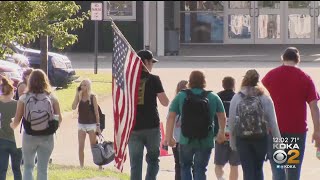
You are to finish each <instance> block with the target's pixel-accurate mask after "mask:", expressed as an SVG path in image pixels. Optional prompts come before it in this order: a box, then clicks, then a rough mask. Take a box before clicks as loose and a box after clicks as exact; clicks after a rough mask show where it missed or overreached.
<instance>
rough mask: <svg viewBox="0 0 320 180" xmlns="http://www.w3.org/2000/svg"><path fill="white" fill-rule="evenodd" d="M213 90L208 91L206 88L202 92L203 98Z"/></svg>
mask: <svg viewBox="0 0 320 180" xmlns="http://www.w3.org/2000/svg"><path fill="white" fill-rule="evenodd" d="M211 92H212V91H206V90H204V91H203V92H202V93H201V97H202V98H205V97H207V96H208V94H209V93H211Z"/></svg>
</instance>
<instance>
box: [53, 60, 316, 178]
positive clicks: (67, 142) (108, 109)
mask: <svg viewBox="0 0 320 180" xmlns="http://www.w3.org/2000/svg"><path fill="white" fill-rule="evenodd" d="M277 65H279V63H275V62H273V63H258V62H241V63H234V62H233V63H231V62H229V63H223V62H219V63H217V62H197V63H196V62H172V61H163V62H160V63H158V64H156V66H155V69H154V71H153V73H154V74H157V75H159V76H160V78H161V80H162V82H163V86H164V88H165V91H166V93H167V95H168V96H169V98H170V99H172V98H173V97H174V90H175V87H176V83H177V82H178V81H179V80H182V79H188V77H189V74H190V72H191V71H192V70H195V69H201V70H202V71H204V72H205V75H206V77H207V79H206V80H207V89H211V90H213V91H214V92H218V91H220V90H221V88H222V87H221V80H222V79H223V77H224V76H227V75H228V76H230V75H231V76H233V77H234V78H235V79H236V82H237V84H236V87H237V90H238V89H239V86H240V82H241V80H242V76H243V75H244V73H245V72H246V70H247V69H249V68H256V69H257V70H258V72H259V73H260V75H261V77H263V76H264V75H265V74H266V72H267V71H268V70H270V69H271V68H272V67H275V66H277ZM319 65H320V64H319V63H306V64H302V68H303V69H304V70H306V71H307V72H308V73H309V74H310V75H311V76H312V77H313V79H314V82H315V83H316V85H317V88H318V89H320V74H319V70H320V69H319ZM74 66H75V67H79V66H78V65H77V64H74ZM109 68H110V67H109ZM109 68H108V69H104V70H105V71H109V72H110V69H109ZM99 103H100V106H101V108H102V111H103V112H104V113H105V114H106V117H107V121H106V127H107V129H106V130H105V131H104V132H103V134H104V136H105V137H106V138H107V139H113V120H112V103H111V97H110V95H109V96H106V97H105V98H104V99H103V100H101V99H100V102H99ZM167 111H168V108H166V107H162V106H160V107H159V114H160V119H161V121H162V122H165V117H166V115H167ZM76 118H77V114H76V112H71V113H66V114H65V115H64V122H63V124H62V127H61V129H59V131H58V133H57V136H56V138H55V141H56V143H55V149H54V152H53V156H52V157H53V161H54V163H58V164H66V165H78V143H77V120H76ZM308 126H309V128H310V129H312V123H311V116H310V112H309V111H308ZM310 133H311V131H310V132H308V135H307V144H306V152H305V159H304V163H303V164H304V165H303V168H302V178H301V179H302V180H317V179H320V175H319V172H320V166H319V160H318V159H316V158H315V148H314V147H313V144H311V137H310ZM213 157H214V156H213V154H212V156H211V159H210V162H209V166H208V172H207V174H208V177H209V178H208V179H215V175H214V164H213ZM85 165H89V166H94V164H93V163H92V157H91V152H90V148H89V141H88V139H87V141H86V150H85ZM105 168H112V169H114V167H113V164H109V165H107V166H106V167H105ZM143 171H144V173H145V171H146V163H145V162H144V166H143ZM124 172H126V173H129V172H130V165H129V160H128V161H127V162H126V163H125V167H124ZM225 172H226V173H228V172H229V167H228V166H226V169H225ZM264 172H265V179H267V180H269V179H271V170H270V166H269V163H265V165H264ZM158 179H174V160H173V156H169V157H161V158H160V171H159V176H158ZM239 179H242V172H241V168H240V178H239Z"/></svg>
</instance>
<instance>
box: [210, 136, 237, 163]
mask: <svg viewBox="0 0 320 180" xmlns="http://www.w3.org/2000/svg"><path fill="white" fill-rule="evenodd" d="M214 149H215V152H214V164H216V165H219V166H224V165H225V164H226V163H227V162H229V163H230V165H231V166H238V165H240V164H241V162H240V157H239V155H238V153H237V151H232V149H231V147H230V145H229V142H228V141H226V142H224V143H223V144H219V143H217V142H215V147H214Z"/></svg>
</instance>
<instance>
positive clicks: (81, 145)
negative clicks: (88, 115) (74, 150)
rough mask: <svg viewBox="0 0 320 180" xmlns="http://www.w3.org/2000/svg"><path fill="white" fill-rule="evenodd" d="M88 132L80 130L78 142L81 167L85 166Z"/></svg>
mask: <svg viewBox="0 0 320 180" xmlns="http://www.w3.org/2000/svg"><path fill="white" fill-rule="evenodd" d="M86 134H87V133H86V132H85V131H83V130H78V142H79V162H80V167H81V168H83V166H84V144H85V141H86Z"/></svg>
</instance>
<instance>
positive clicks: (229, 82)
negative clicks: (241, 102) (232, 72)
mask: <svg viewBox="0 0 320 180" xmlns="http://www.w3.org/2000/svg"><path fill="white" fill-rule="evenodd" d="M234 86H235V79H234V78H233V77H231V76H226V77H224V78H223V80H222V87H223V89H232V90H233V89H234Z"/></svg>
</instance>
